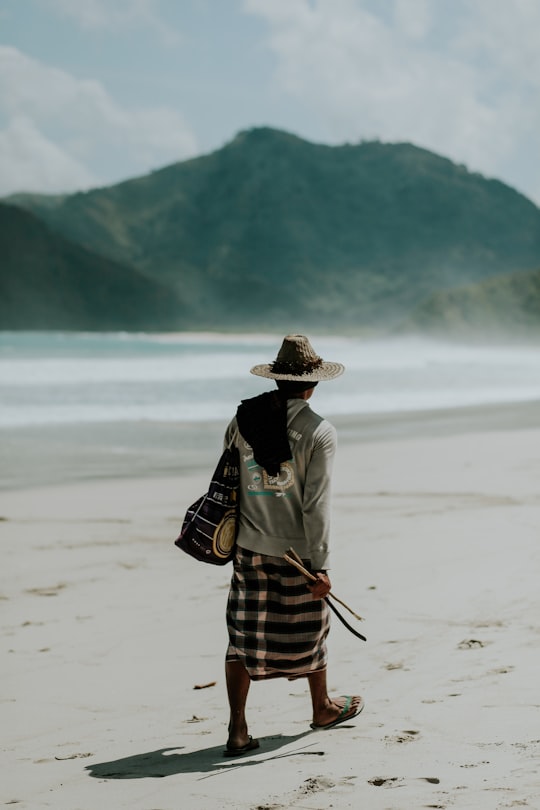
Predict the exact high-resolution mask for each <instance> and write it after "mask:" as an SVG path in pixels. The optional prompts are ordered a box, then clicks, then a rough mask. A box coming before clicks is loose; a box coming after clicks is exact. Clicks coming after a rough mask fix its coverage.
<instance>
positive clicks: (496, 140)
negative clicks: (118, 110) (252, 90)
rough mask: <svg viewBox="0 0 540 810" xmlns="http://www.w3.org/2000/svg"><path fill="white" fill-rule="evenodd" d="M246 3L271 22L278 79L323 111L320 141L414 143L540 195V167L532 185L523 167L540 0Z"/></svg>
mask: <svg viewBox="0 0 540 810" xmlns="http://www.w3.org/2000/svg"><path fill="white" fill-rule="evenodd" d="M244 9H245V11H247V12H249V13H251V14H255V15H257V16H259V17H261V18H263V19H264V20H265V21H266V22H267V23H268V26H269V35H268V43H269V47H270V48H271V50H272V51H273V52H274V54H275V55H276V57H277V66H276V76H275V79H276V82H277V83H278V85H279V88H280V89H281V91H282V92H283V91H285V92H287V93H288V94H290V95H291V96H294V97H296V98H297V99H298V102H299V104H301V105H303V106H304V108H308V109H309V110H310V112H311V113H312V114H317V115H318V118H319V121H320V127H321V131H322V132H323V137H325V138H327V139H329V140H332V141H334V142H342V141H344V140H352V141H356V140H358V139H360V138H372V137H380V138H382V139H383V140H386V141H403V140H409V141H412V142H413V143H416V144H418V145H420V146H424V147H426V148H428V149H432V150H434V151H437V152H439V153H442V154H445V155H448V156H449V157H451V158H453V159H454V160H457V161H459V162H465V163H467V164H468V165H469V166H470V168H472V169H474V170H478V171H482V172H484V173H485V174H488V175H490V176H505V174H506V175H508V174H514V176H516V177H519V176H520V172H521V176H522V178H523V180H524V181H525V180H526V179H527V182H529V193H530V194H532V195H533V196H534V195H535V191H536V196H537V198H538V199H540V169H538V168H536V169H535V168H533V169H532V172H533V173H534V172H536V180H534V179H532V180H531V178H530V177H528V178H527V169H526V167H525V166H524V165H523V163H522V161H523V156H522V150H523V149H522V148H523V146H524V144H526V143H527V142H530V141H531V138H532V136H533V134H534V133H536V132H538V131H539V130H540V48H538V31H539V30H540V3H538V2H537V0H513V2H512V3H509V2H507V0H472V1H471V0H452V3H451V4H450V3H439V2H437V3H436V2H432V0H431V1H429V2H428V0H388V1H387V2H386V3H384V4H382V3H381V4H377V3H374V2H371V1H370V0H311V2H310V1H309V0H244ZM536 162H537V164H540V161H538V160H537V161H536ZM530 171H531V167H530V166H529V172H530ZM535 184H536V185H535ZM524 185H525V182H523V183H522V184H521V187H522V188H523V187H524ZM518 186H519V182H518Z"/></svg>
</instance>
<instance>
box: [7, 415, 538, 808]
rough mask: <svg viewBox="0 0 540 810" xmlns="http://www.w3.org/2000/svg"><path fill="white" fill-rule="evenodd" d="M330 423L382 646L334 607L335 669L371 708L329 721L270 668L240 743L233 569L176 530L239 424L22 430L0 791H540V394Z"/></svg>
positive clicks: (447, 797) (336, 581)
mask: <svg viewBox="0 0 540 810" xmlns="http://www.w3.org/2000/svg"><path fill="white" fill-rule="evenodd" d="M335 421H336V423H337V424H338V428H339V436H340V439H341V441H340V448H339V452H338V457H337V460H336V472H335V487H334V496H333V509H334V521H333V563H332V570H331V577H332V582H333V589H334V591H335V593H336V594H337V595H338V596H339V597H341V598H342V599H344V600H345V601H346V602H348V603H349V604H350V605H351V606H353V607H354V608H355V609H356V610H357V611H358V612H360V613H361V614H362V615H363V616H364V617H365V621H364V622H362V623H361V624H359V625H358V628H359V629H360V630H361V631H362V632H363V633H365V635H366V636H367V639H368V641H367V643H363V642H361V641H359V640H358V639H356V638H354V637H353V636H352V635H351V634H349V633H348V632H347V631H346V630H345V629H344V628H343V627H342V626H341V625H339V623H338V622H337V621H334V622H333V627H332V631H331V635H330V640H329V652H330V667H329V684H330V687H331V690H332V693H333V694H336V695H341V694H351V693H361V694H362V695H363V696H364V698H365V701H366V707H365V710H364V712H363V713H362V714H361V715H359V716H358V717H357V718H355V719H354V720H352V721H350V722H349V723H346V724H343V725H342V726H340V727H339V728H336V729H334V730H331V731H317V732H314V731H312V730H311V729H310V727H309V722H310V719H311V717H310V705H309V698H308V694H307V691H306V685H305V683H303V682H302V681H297V682H292V683H289V682H287V681H285V680H278V681H273V682H269V683H256V684H253V686H252V689H251V692H250V698H249V704H248V706H249V715H248V717H249V721H250V731H251V733H252V734H253V735H255V736H257V737H259V739H260V740H261V748H260V750H259V751H257V752H254V754H253V755H250V756H248V757H246V758H243V759H232V760H231V759H224V758H223V756H222V750H223V745H224V742H225V739H226V735H227V707H226V705H227V704H226V693H225V683H224V677H223V658H224V652H225V646H226V629H225V622H224V607H225V600H226V595H227V587H228V580H229V577H230V571H229V569H228V568H213V567H209V566H204V565H202V564H200V563H196V562H195V561H193V560H191V559H190V558H188V557H187V556H185V555H183V554H182V553H181V552H180V551H178V550H177V549H176V548H175V547H174V545H173V541H174V538H175V536H176V534H177V532H178V530H179V527H180V524H181V521H182V517H183V513H184V511H185V508H186V506H187V505H188V504H189V503H190V502H191V501H192V500H194V499H195V497H197V496H198V495H199V494H200V493H201V492H202V491H203V489H204V488H205V485H206V482H207V479H208V475H209V473H210V472H211V469H210V468H211V466H212V461H213V460H214V458H215V456H216V455H217V453H218V446H216V447H215V448H214V447H213V446H212V443H213V441H214V439H216V441H217V442H219V436H220V434H221V432H222V428H223V427H224V426H220V425H215V426H212V427H211V428H209V429H208V431H207V432H206V435H205V438H204V442H203V445H202V446H203V449H204V452H203V453H202V454H201V455H200V456H199V457H198V458H197V457H196V454H195V449H196V447H197V440H198V439H197V437H198V433H197V430H198V429H196V428H195V426H190V427H186V426H174V425H171V426H166V425H161V426H158V427H154V429H152V428H151V427H150V426H148V425H147V426H141V430H140V431H138V432H137V434H136V436H137V438H135V434H134V433H133V430H131V433H130V431H129V430H128V429H127V428H123V429H120V428H118V430H116V431H115V430H114V429H113V428H111V426H108V427H107V426H102V427H101V428H100V429H99V430H98V429H97V428H93V429H92V431H93V432H92V431H91V432H90V433H89V430H90V429H89V430H85V431H81V429H80V428H79V433H77V430H76V429H75V428H72V429H71V430H70V431H66V433H64V434H63V433H62V432H61V431H59V430H57V432H56V433H55V434H54V436H53V437H52V438H51V435H52V434H51V432H50V431H41V432H40V431H39V430H37V429H36V431H34V433H33V435H32V436H31V437H30V438H31V441H30V438H29V434H28V433H27V434H22V433H21V434H20V435H18V436H16V435H14V434H12V435H11V437H10V441H9V442H8V441H6V442H5V443H4V449H5V451H6V452H5V453H4V456H3V462H2V466H3V470H2V472H3V478H2V481H3V482H4V485H5V486H4V489H3V490H2V491H1V492H0V517H1V518H2V520H1V521H0V535H1V543H2V554H3V562H2V583H1V590H0V611H1V614H0V615H1V646H2V691H1V698H0V699H1V703H0V734H1V737H2V751H3V754H2V758H3V767H2V776H1V784H0V803H1V804H2V805H6V806H7V805H14V806H18V807H21V808H28V810H39V808H55V810H98V808H99V810H119V808H130V810H173V808H174V810H177V808H179V807H185V808H189V810H199V808H200V810H208V809H209V808H218V807H219V808H231V810H233V808H234V809H235V810H255V809H257V810H277V808H303V809H304V810H308V809H309V810H315V809H316V808H317V809H319V808H320V810H323V808H324V809H325V810H326V808H340V809H341V808H360V807H361V808H369V810H379V809H380V810H383V809H384V810H386V809H389V810H390V809H392V810H393V809H394V808H404V809H406V810H412V809H413V808H414V810H416V808H423V807H431V808H463V809H464V810H465V809H466V810H484V809H485V810H495V809H496V808H507V807H529V808H540V776H539V762H540V692H539V689H538V673H539V671H540V667H539V664H540V652H539V649H540V588H539V586H538V574H539V570H540V543H539V539H540V528H539V527H540V408H539V407H538V405H537V404H534V405H530V406H527V407H525V406H521V407H512V406H507V407H505V408H499V409H463V410H461V411H456V412H454V413H451V412H447V413H445V414H442V413H441V414H435V415H434V414H431V415H423V416H415V417H406V416H403V417H401V418H397V417H396V418H392V417H385V418H381V419H376V418H372V419H370V420H366V419H364V420H352V419H349V420H345V419H342V420H335ZM157 436H159V437H161V438H160V440H159V441H157V440H156V437H157ZM145 437H146V438H145ZM149 437H150V438H149ZM188 437H189V441H188ZM150 439H152V441H150ZM55 447H56V451H55ZM183 447H185V448H186V449H185V453H184V452H183ZM62 448H63V450H62ZM122 448H123V449H122ZM175 455H176V457H177V463H176V468H174V466H173V465H174V458H175ZM10 469H14V470H15V471H16V474H14V476H13V478H10ZM48 471H49V476H50V477H49V478H48V477H47V474H48ZM351 621H352V622H355V620H354V619H351ZM212 684H213V685H212ZM196 686H203V687H204V688H200V689H197V688H195V687H196Z"/></svg>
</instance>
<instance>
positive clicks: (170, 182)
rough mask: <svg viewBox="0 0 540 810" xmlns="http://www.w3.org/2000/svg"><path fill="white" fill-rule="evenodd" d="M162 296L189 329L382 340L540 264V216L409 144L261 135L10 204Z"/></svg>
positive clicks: (501, 187) (264, 131)
mask: <svg viewBox="0 0 540 810" xmlns="http://www.w3.org/2000/svg"><path fill="white" fill-rule="evenodd" d="M11 199H12V201H16V202H17V204H18V205H21V206H23V207H25V208H27V209H28V210H31V211H33V212H34V213H35V214H36V215H37V216H39V217H40V218H42V219H43V220H44V221H45V222H46V223H47V225H48V226H49V228H51V229H53V230H55V231H57V232H58V233H60V234H62V236H64V237H65V238H67V239H69V240H71V241H72V242H75V243H78V244H80V245H83V246H84V247H86V248H87V249H89V250H91V251H92V252H94V253H96V254H100V255H102V256H104V257H106V258H108V259H110V260H113V261H115V262H119V263H121V264H124V265H127V266H131V267H133V268H136V270H137V271H138V272H139V273H142V274H143V275H145V276H146V277H147V278H149V279H151V280H152V281H154V282H157V283H158V284H160V285H163V286H165V287H166V288H167V289H168V290H169V291H170V293H171V296H172V297H173V298H174V299H175V300H178V302H179V310H178V311H179V312H180V311H181V312H182V313H183V316H182V318H181V320H182V324H184V325H185V326H186V328H192V326H193V324H198V325H200V327H201V328H213V327H220V328H236V327H238V328H244V327H245V328H254V327H257V326H264V327H267V326H274V325H275V326H276V327H280V328H281V327H282V326H286V325H287V324H290V323H291V322H293V323H299V324H301V325H302V324H304V325H305V328H315V327H316V328H318V329H319V328H320V329H328V328H333V327H334V325H335V324H336V322H339V324H340V326H341V327H342V328H348V329H385V328H393V327H394V326H396V325H397V324H399V323H400V322H401V321H403V320H406V319H407V317H408V316H409V315H410V314H411V313H412V312H413V311H414V310H415V309H416V308H417V307H418V306H420V305H421V303H422V301H424V300H426V299H429V297H430V296H431V295H433V294H435V293H437V292H438V291H442V290H449V289H452V288H454V287H459V286H461V285H464V284H474V283H477V282H481V281H482V280H484V279H487V278H492V277H497V276H502V275H505V274H508V273H509V272H514V271H523V270H531V268H534V267H536V266H538V265H539V263H540V210H539V209H538V208H537V207H536V206H535V205H534V203H532V202H531V201H530V200H528V199H527V198H526V197H524V196H523V195H521V194H520V193H519V192H517V191H516V190H515V189H512V188H511V187H509V186H507V185H506V184H504V183H502V182H501V181H499V180H494V179H486V178H484V177H483V176H482V175H479V174H478V173H472V172H469V171H468V170H467V169H466V168H465V167H464V166H461V165H456V164H454V163H453V162H452V161H450V160H449V159H448V158H445V157H442V156H440V155H436V154H435V153H433V152H430V151H429V150H426V149H422V148H420V147H416V146H414V145H412V144H407V143H404V144H383V143H380V142H378V141H369V142H363V143H360V144H344V145H341V146H328V145H324V144H315V143H311V142H309V141H306V140H304V139H302V138H300V137H298V136H296V135H292V134H290V133H287V132H283V131H281V130H275V129H271V128H267V127H263V128H253V129H249V130H244V131H242V132H239V133H238V134H237V135H236V136H235V137H234V138H233V139H232V140H231V141H230V142H229V143H227V144H225V146H223V147H221V148H220V149H217V150H215V151H213V152H211V153H209V154H207V155H201V156H199V157H195V158H191V159H190V160H188V161H182V162H179V163H175V164H172V165H170V166H166V167H163V168H160V169H157V170H155V171H153V172H151V173H150V174H147V175H144V176H143V177H139V178H132V179H129V180H125V181H123V182H122V183H118V184H115V185H114V186H110V187H104V188H100V189H93V190H91V191H88V192H79V193H76V194H72V195H59V196H57V197H55V198H43V196H42V195H16V197H15V198H13V197H12V198H11Z"/></svg>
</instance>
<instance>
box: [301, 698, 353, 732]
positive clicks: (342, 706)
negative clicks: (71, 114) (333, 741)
mask: <svg viewBox="0 0 540 810" xmlns="http://www.w3.org/2000/svg"><path fill="white" fill-rule="evenodd" d="M363 708H364V700H363V698H362V697H360V695H343V696H342V697H340V698H336V699H335V700H331V701H330V703H329V705H328V706H326V707H325V708H324V709H323V710H322V711H321V712H319V713H318V714H317V716H316V717H314V718H313V723H311V728H314V729H321V728H334V726H337V725H339V724H340V723H344V722H345V721H346V720H351V719H352V718H353V717H356V715H357V714H360V712H361V711H362V709H363Z"/></svg>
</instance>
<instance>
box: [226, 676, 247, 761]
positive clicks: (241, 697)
mask: <svg viewBox="0 0 540 810" xmlns="http://www.w3.org/2000/svg"><path fill="white" fill-rule="evenodd" d="M225 677H226V680H227V695H228V697H229V707H230V710H231V716H230V720H229V739H228V740H227V746H228V747H229V748H241V747H242V746H243V745H247V743H248V742H249V734H248V727H247V723H246V701H247V696H248V692H249V687H250V684H251V681H250V678H249V675H248V672H247V669H246V668H245V666H244V665H243V664H242V662H241V661H227V662H226V663H225Z"/></svg>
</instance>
